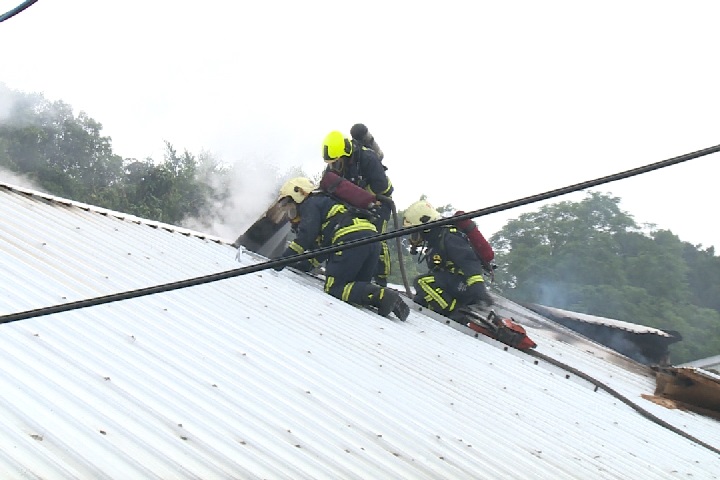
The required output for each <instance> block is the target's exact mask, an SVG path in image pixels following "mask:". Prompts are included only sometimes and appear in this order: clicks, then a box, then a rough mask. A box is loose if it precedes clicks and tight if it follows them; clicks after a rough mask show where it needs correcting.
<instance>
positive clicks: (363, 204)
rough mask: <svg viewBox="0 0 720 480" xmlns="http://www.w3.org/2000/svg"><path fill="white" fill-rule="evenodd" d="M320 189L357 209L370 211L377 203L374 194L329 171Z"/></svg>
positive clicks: (323, 178)
mask: <svg viewBox="0 0 720 480" xmlns="http://www.w3.org/2000/svg"><path fill="white" fill-rule="evenodd" d="M320 188H321V189H322V190H324V191H326V192H327V193H329V194H331V195H334V196H336V197H337V198H339V199H340V200H342V201H343V202H347V203H348V204H350V205H352V206H353V207H357V208H364V209H368V208H370V207H372V206H373V205H374V204H375V202H376V201H377V198H376V197H375V195H374V194H372V193H370V192H368V191H367V190H365V189H363V188H360V187H358V186H357V185H355V184H354V183H352V182H351V181H350V180H346V179H344V178H342V177H341V176H340V175H338V174H337V173H335V172H332V171H330V170H327V171H326V172H325V174H324V175H323V177H322V180H320Z"/></svg>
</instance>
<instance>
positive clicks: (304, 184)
mask: <svg viewBox="0 0 720 480" xmlns="http://www.w3.org/2000/svg"><path fill="white" fill-rule="evenodd" d="M313 190H315V185H313V183H312V181H310V179H309V178H305V177H295V178H291V179H290V180H288V181H287V182H285V183H284V184H283V186H282V187H281V188H280V198H284V197H290V198H292V199H293V201H294V202H295V203H302V202H303V200H305V199H306V198H307V197H308V195H310V193H312V191H313Z"/></svg>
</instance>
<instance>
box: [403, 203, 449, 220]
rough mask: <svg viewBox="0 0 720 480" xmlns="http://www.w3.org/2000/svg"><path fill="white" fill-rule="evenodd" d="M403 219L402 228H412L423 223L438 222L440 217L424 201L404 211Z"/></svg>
mask: <svg viewBox="0 0 720 480" xmlns="http://www.w3.org/2000/svg"><path fill="white" fill-rule="evenodd" d="M404 217H405V218H404V219H403V226H404V227H414V226H416V225H422V224H423V223H428V222H432V221H434V220H439V219H441V218H442V215H440V213H439V212H438V211H437V210H435V208H433V206H432V205H430V204H429V203H428V202H427V201H426V200H418V201H417V202H415V203H413V204H412V205H410V206H409V207H408V208H407V210H405V214H404Z"/></svg>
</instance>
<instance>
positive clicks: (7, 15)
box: [0, 0, 37, 22]
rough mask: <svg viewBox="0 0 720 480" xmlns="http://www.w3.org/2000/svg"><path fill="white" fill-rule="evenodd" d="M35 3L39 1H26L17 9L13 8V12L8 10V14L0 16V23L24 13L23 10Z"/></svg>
mask: <svg viewBox="0 0 720 480" xmlns="http://www.w3.org/2000/svg"><path fill="white" fill-rule="evenodd" d="M35 2H37V0H25V1H24V2H23V3H21V4H20V5H18V6H17V7H15V8H13V9H12V10H8V11H7V12H5V13H3V14H2V15H1V16H0V22H4V21H5V20H7V19H8V18H10V17H14V16H15V15H17V14H18V13H20V12H22V11H23V10H25V9H26V8H28V7H29V6H30V5H32V4H33V3H35Z"/></svg>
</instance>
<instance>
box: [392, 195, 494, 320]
mask: <svg viewBox="0 0 720 480" xmlns="http://www.w3.org/2000/svg"><path fill="white" fill-rule="evenodd" d="M440 218H442V215H440V213H439V212H438V211H437V210H435V209H434V208H433V207H432V205H430V204H429V203H428V202H426V201H425V200H420V201H418V202H415V203H413V204H412V205H410V206H409V207H408V208H407V210H405V218H404V221H403V225H404V226H405V227H410V226H417V225H422V224H424V223H428V222H432V221H434V220H439V219H440ZM410 243H411V245H412V247H413V253H417V252H420V253H419V255H420V256H419V258H418V262H422V261H423V260H426V261H427V265H428V267H429V271H428V273H426V274H423V275H419V276H418V277H417V278H415V281H414V282H413V283H414V287H415V297H414V298H413V301H414V302H415V303H417V304H418V305H422V306H424V307H427V308H429V309H430V310H433V311H436V312H438V313H441V314H443V315H445V316H447V317H450V318H451V319H453V320H460V319H461V318H460V315H461V314H460V313H459V312H458V309H459V308H461V307H465V306H468V305H472V304H477V305H480V306H482V307H484V308H487V307H489V306H491V305H492V304H493V300H492V298H491V297H490V294H489V293H488V292H487V289H486V287H485V279H484V278H483V260H481V259H480V258H479V257H478V255H477V254H476V252H475V249H473V245H472V244H471V243H470V240H469V239H468V237H467V235H466V234H465V233H463V232H462V231H460V230H459V229H458V228H457V227H456V226H454V225H442V226H436V227H432V228H429V229H427V230H422V231H420V232H415V233H413V234H412V235H411V238H410Z"/></svg>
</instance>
